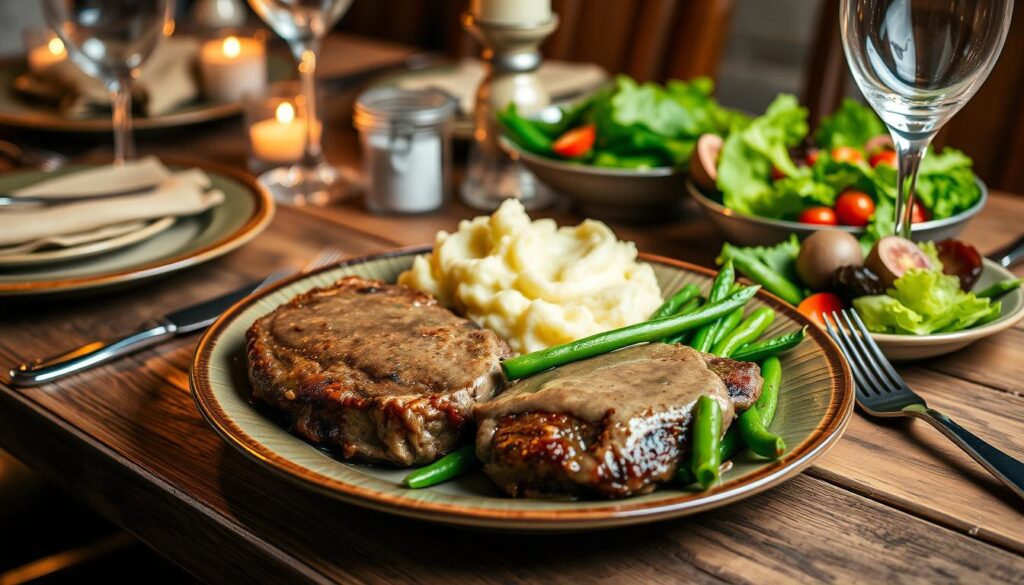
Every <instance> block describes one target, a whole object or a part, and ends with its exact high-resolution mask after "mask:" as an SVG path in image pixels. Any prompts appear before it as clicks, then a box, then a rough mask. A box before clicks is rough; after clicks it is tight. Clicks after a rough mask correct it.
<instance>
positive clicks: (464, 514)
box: [189, 246, 854, 531]
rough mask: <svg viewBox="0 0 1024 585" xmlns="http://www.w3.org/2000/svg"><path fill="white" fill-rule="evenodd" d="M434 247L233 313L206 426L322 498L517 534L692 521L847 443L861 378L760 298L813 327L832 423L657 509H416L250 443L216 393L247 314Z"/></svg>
mask: <svg viewBox="0 0 1024 585" xmlns="http://www.w3.org/2000/svg"><path fill="white" fill-rule="evenodd" d="M430 249H431V248H430V247H429V246H427V247H411V248H400V249H397V250H390V251H386V252H382V253H378V254H372V255H367V256H362V257H358V258H351V259H347V260H344V261H342V262H340V263H338V264H334V265H332V266H327V267H324V268H320V269H318V270H315V271H313V272H308V273H304V274H300V275H296V276H293V277H291V278H288V279H285V280H283V281H281V282H278V283H275V284H274V285H272V286H269V287H267V288H265V289H262V290H260V291H259V292H258V293H256V294H254V295H252V296H249V297H247V298H245V299H242V300H241V301H239V302H238V303H236V304H235V305H234V306H233V307H231V308H230V309H228V310H227V311H226V312H225V313H224V314H223V315H221V316H220V318H219V319H217V321H216V322H215V323H214V324H213V325H211V326H210V328H209V329H207V330H206V332H205V333H204V334H203V336H202V338H201V339H200V340H199V343H198V345H197V346H196V351H195V354H194V356H193V359H192V364H191V368H190V370H189V384H190V387H191V390H192V396H193V398H194V400H195V402H196V405H197V407H198V408H199V411H200V413H201V414H202V415H203V417H204V418H205V419H206V421H207V422H208V423H209V424H210V425H211V426H212V427H213V428H214V430H215V431H216V432H217V433H218V434H220V435H221V437H222V438H224V439H225V441H227V442H228V443H229V444H230V445H232V446H234V447H235V448H237V449H239V450H240V451H241V452H242V453H243V454H245V455H247V456H248V457H250V458H252V459H254V460H255V461H257V462H259V463H261V464H264V465H266V466H267V467H269V468H270V469H271V470H273V471H275V472H277V473H278V474H280V475H281V476H282V477H284V478H286V479H288V480H291V481H293V482H297V483H299V484H301V485H304V486H306V487H309V488H312V489H314V490H315V491H318V492H320V493H323V494H326V495H328V496H331V497H334V498H338V499H341V500H343V501H346V502H349V503H352V504H356V505H360V506H363V507H368V508H371V509H375V510H380V511H384V512H390V513H394V514H399V515H403V516H409V517H413V518H419V519H425V520H432V521H439V522H444V523H448V524H460V525H475V526H484V527H491V528H501V529H516V530H528V531H538V530H545V529H547V530H550V529H563V530H566V529H567V530H573V529H587V528H597V527H601V526H602V525H612V524H614V525H625V524H633V523H639V522H647V521H652V520H655V519H661V518H668V517H672V516H678V515H684V514H691V513H695V512H699V511H704V510H709V509H712V508H716V507H718V506H722V505H724V504H727V503H730V502H733V501H736V500H738V499H741V498H744V497H748V496H750V495H753V494H755V493H759V492H761V491H763V490H765V489H767V488H769V487H772V486H774V485H777V484H779V483H781V482H782V481H785V480H787V479H789V478H791V477H793V476H794V475H796V474H797V473H799V472H800V471H802V470H803V469H804V468H806V467H807V466H808V465H810V463H811V462H812V461H813V460H814V459H815V458H817V457H818V456H820V455H822V454H824V453H825V452H826V451H827V450H828V449H829V448H831V447H832V445H834V444H835V442H836V441H837V440H838V439H839V438H840V436H841V435H842V433H843V431H844V430H845V428H846V425H847V423H848V422H849V420H850V417H851V415H852V413H853V404H854V396H853V381H852V380H853V378H852V375H851V373H850V369H849V366H848V365H847V363H846V360H845V359H843V357H842V354H841V353H840V350H839V347H838V346H836V344H835V342H833V341H832V339H831V338H830V337H829V336H828V335H826V334H825V332H824V331H822V330H821V329H820V328H819V327H817V326H814V324H813V323H812V322H811V321H809V320H808V319H807V318H806V317H804V316H803V315H801V314H800V313H798V312H797V311H796V310H795V309H794V308H793V307H791V306H789V305H788V304H787V303H786V302H785V301H783V300H782V299H780V298H778V297H776V296H775V295H772V294H771V293H768V292H765V291H764V290H761V291H758V293H757V295H758V297H759V298H760V300H761V301H763V302H765V303H766V304H768V305H769V306H770V307H771V308H772V309H774V310H775V311H777V312H782V313H786V314H787V316H790V317H792V318H793V319H794V320H796V321H797V322H798V323H800V324H803V325H806V326H807V331H808V334H809V335H810V336H811V337H812V338H814V340H815V341H816V342H817V343H818V344H819V346H820V347H822V348H823V349H824V357H825V359H826V362H827V363H828V367H829V370H830V373H831V375H830V376H829V379H830V381H831V385H832V393H831V398H830V401H829V404H828V406H827V408H826V411H825V417H824V419H823V420H822V422H820V423H819V424H818V426H817V428H815V429H814V431H812V432H811V434H810V436H808V437H807V438H806V439H805V440H804V441H803V442H801V443H800V444H799V445H797V446H796V447H795V448H793V449H792V450H791V451H790V452H788V453H786V454H785V455H784V456H783V457H782V458H780V459H779V460H777V461H773V462H770V463H767V464H765V465H764V466H763V467H761V468H760V469H758V470H757V471H755V472H753V473H751V474H748V475H747V476H744V477H742V478H740V479H737V480H736V481H731V482H727V483H725V484H723V485H721V486H716V487H714V488H711V489H709V490H706V491H704V492H694V493H687V494H683V495H680V496H678V497H675V498H672V499H667V500H659V501H657V502H638V503H632V504H631V503H630V501H629V500H628V499H625V500H611V501H609V502H608V503H607V505H605V506H600V507H588V508H586V509H584V508H581V509H579V510H564V509H560V510H528V509H491V508H479V507H473V506H471V505H469V506H460V505H452V504H446V503H435V502H423V501H419V502H410V501H409V500H403V499H401V498H398V497H395V496H393V495H391V494H387V493H382V492H379V491H377V490H374V489H370V488H365V487H362V486H357V485H353V484H350V483H347V482H344V481H339V480H336V479H334V478H330V477H326V476H324V475H321V474H318V473H315V472H313V471H311V470H309V469H308V468H306V467H303V466H301V465H298V464H296V463H295V462H293V461H291V460H290V459H287V458H285V457H282V456H280V455H279V454H277V453H275V452H274V451H272V450H271V449H268V448H266V447H265V446H264V445H263V444H262V443H260V442H259V441H257V440H255V439H254V438H252V437H250V436H249V435H248V434H247V433H246V432H245V431H244V430H243V429H242V428H241V427H240V426H239V425H238V424H237V423H235V422H234V421H233V420H232V419H231V417H230V416H229V415H228V414H227V413H226V412H225V411H224V410H223V408H222V407H221V405H220V404H219V402H218V400H217V398H216V395H215V393H214V391H213V385H212V384H211V382H210V378H209V370H210V365H211V355H212V352H213V349H214V347H215V346H216V344H217V343H218V341H219V339H220V338H221V336H222V335H223V334H224V332H225V331H226V330H227V329H228V327H229V326H230V325H232V324H233V323H234V321H235V320H236V319H237V318H238V317H239V316H240V314H241V313H242V312H244V311H245V310H246V309H248V308H249V307H251V306H252V305H253V304H254V303H256V302H257V301H258V300H260V299H262V298H264V297H266V296H268V295H271V294H273V293H274V292H275V291H277V290H280V289H282V288H284V287H287V286H290V285H291V284H293V283H295V282H297V281H299V280H305V279H308V278H310V277H312V276H315V275H317V274H320V273H322V272H325V271H328V270H335V269H337V268H340V267H345V266H352V265H357V264H361V263H365V262H369V261H373V260H380V259H385V258H393V257H398V256H406V255H414V254H422V253H426V252H429V251H430ZM640 259H641V260H642V261H645V262H650V263H660V264H665V265H668V266H672V267H674V268H678V269H681V270H687V271H691V272H695V273H699V274H702V275H704V276H707V277H712V276H713V275H714V274H715V272H714V271H712V270H710V269H707V268H703V267H700V266H696V265H693V264H689V263H687V262H682V261H679V260H674V259H671V258H665V257H662V256H657V255H652V254H645V253H641V254H640Z"/></svg>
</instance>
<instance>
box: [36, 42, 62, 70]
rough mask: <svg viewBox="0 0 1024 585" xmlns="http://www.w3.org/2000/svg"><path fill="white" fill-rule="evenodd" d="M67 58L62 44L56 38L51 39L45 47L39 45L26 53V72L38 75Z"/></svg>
mask: <svg viewBox="0 0 1024 585" xmlns="http://www.w3.org/2000/svg"><path fill="white" fill-rule="evenodd" d="M67 56H68V52H67V50H66V49H65V48H64V43H63V42H61V40H60V39H59V38H57V37H52V38H51V39H50V40H49V41H48V42H47V43H46V44H45V45H40V46H38V47H35V48H33V49H32V50H30V51H29V52H28V70H29V71H31V72H32V73H40V72H42V71H44V70H46V69H49V68H50V67H52V66H53V65H56V64H57V63H60V62H61V61H63V60H64V59H66V58H67Z"/></svg>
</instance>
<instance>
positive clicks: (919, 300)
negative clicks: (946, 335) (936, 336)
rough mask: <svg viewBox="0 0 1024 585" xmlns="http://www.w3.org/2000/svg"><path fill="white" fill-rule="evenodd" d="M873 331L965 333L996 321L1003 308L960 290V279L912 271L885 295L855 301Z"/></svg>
mask: <svg viewBox="0 0 1024 585" xmlns="http://www.w3.org/2000/svg"><path fill="white" fill-rule="evenodd" d="M853 306H854V307H856V309H857V311H858V312H859V313H860V315H861V318H862V319H863V320H864V324H865V325H866V326H867V327H868V329H870V330H871V331H877V332H881V333H900V334H912V335H927V334H930V333H936V332H949V331H961V330H963V329H967V328H968V327H971V326H973V325H976V324H978V323H983V322H986V321H988V320H991V319H994V318H995V317H996V316H998V315H999V311H1000V310H1001V306H1000V304H999V303H998V302H992V300H991V299H982V298H978V297H976V296H974V293H970V292H968V293H965V292H963V291H962V290H960V281H959V280H958V279H957V277H955V276H952V275H949V274H943V273H942V272H939V271H936V270H919V269H914V270H909V271H908V272H907V273H906V274H904V275H903V276H901V277H900V278H898V279H896V281H895V282H894V283H893V288H891V289H889V290H888V291H886V294H885V295H873V296H866V297H860V298H857V299H854V300H853Z"/></svg>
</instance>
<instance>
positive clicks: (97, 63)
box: [43, 0, 174, 164]
mask: <svg viewBox="0 0 1024 585" xmlns="http://www.w3.org/2000/svg"><path fill="white" fill-rule="evenodd" d="M173 11H174V0H44V2H43V12H44V14H45V16H46V21H47V23H48V24H49V25H50V27H52V28H53V30H54V32H56V33H57V36H58V37H60V39H61V41H63V43H64V46H65V47H67V50H68V55H69V56H70V58H71V60H72V61H73V62H74V63H75V65H77V66H78V67H79V68H80V69H82V70H83V71H84V72H85V73H86V74H87V75H89V76H91V77H95V78H97V79H99V80H100V81H102V82H103V84H104V85H105V86H106V87H107V89H108V90H109V91H110V94H111V102H112V106H113V110H114V117H113V125H114V164H123V163H124V162H125V161H126V160H131V159H133V158H135V142H134V140H133V139H132V87H131V85H132V79H134V78H135V77H137V76H138V74H139V68H140V67H142V64H143V62H145V60H146V59H147V58H148V57H149V55H150V54H151V53H152V52H153V50H154V49H155V48H156V46H157V45H158V44H159V43H160V41H161V40H162V39H163V38H164V37H165V36H168V35H170V34H171V33H172V32H174V21H173V20H172V14H173Z"/></svg>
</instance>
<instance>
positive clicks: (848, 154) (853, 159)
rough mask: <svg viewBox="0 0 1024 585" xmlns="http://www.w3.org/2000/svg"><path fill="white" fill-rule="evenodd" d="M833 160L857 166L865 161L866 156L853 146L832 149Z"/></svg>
mask: <svg viewBox="0 0 1024 585" xmlns="http://www.w3.org/2000/svg"><path fill="white" fill-rule="evenodd" d="M832 160H834V161H836V162H848V163H854V164H856V163H859V162H861V161H863V160H864V155H863V154H861V152H860V150H858V149H856V148H854V147H852V146H837V147H835V148H833V149H832Z"/></svg>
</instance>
